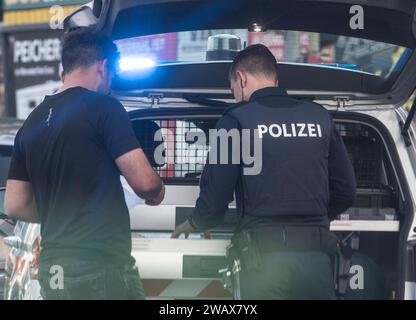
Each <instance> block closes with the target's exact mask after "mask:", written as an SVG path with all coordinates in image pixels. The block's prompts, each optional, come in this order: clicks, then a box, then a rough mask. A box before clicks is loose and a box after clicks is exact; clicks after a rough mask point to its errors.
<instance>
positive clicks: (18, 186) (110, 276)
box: [5, 29, 164, 299]
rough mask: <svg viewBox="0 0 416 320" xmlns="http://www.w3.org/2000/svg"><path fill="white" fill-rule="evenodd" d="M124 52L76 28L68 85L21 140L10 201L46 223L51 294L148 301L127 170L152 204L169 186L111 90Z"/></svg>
mask: <svg viewBox="0 0 416 320" xmlns="http://www.w3.org/2000/svg"><path fill="white" fill-rule="evenodd" d="M117 58H118V55H117V48H116V46H115V45H114V44H113V43H112V42H111V41H110V40H109V39H107V38H105V37H103V36H99V35H97V34H95V33H94V32H93V31H92V30H90V29H79V30H76V31H73V32H70V33H69V34H67V35H66V36H65V39H64V42H63V48H62V65H63V69H64V73H63V81H64V85H63V87H62V88H61V89H60V90H59V91H58V93H56V94H55V95H52V96H47V97H46V98H45V100H44V101H43V102H42V103H41V104H40V105H39V106H38V107H37V108H36V109H35V110H34V111H33V112H32V114H31V115H30V116H29V118H28V119H27V120H26V122H25V123H24V125H23V127H22V129H21V130H20V131H19V132H18V134H17V136H16V141H15V146H14V152H13V157H12V161H11V167H10V172H9V180H8V183H7V193H6V200H5V205H6V210H7V213H8V214H9V215H10V216H11V217H12V218H15V219H19V220H23V221H27V222H35V223H37V222H39V223H40V224H41V239H42V242H41V247H42V253H41V259H40V268H39V281H40V284H41V287H42V295H43V297H44V298H45V299H118V298H122V299H137V298H143V297H144V295H143V289H142V286H141V282H140V278H139V275H138V270H137V268H136V267H135V266H134V265H135V261H134V259H133V258H132V256H131V234H130V219H129V212H128V209H127V206H126V203H125V200H124V195H123V189H122V186H121V183H120V173H121V174H122V175H124V177H125V178H126V180H127V182H128V183H129V184H130V186H131V187H132V189H133V190H134V191H135V193H136V194H137V195H138V196H140V197H142V198H143V199H145V200H146V203H147V204H149V205H158V204H160V202H161V201H162V200H163V197H164V186H163V184H162V182H161V180H160V178H159V177H158V176H157V174H156V173H155V172H154V170H153V169H152V167H151V165H150V164H149V162H148V161H147V158H146V156H145V155H144V153H143V151H142V149H141V147H140V144H139V142H138V141H137V139H136V137H135V134H134V132H133V129H132V127H131V123H130V121H129V118H128V116H127V113H126V111H125V110H124V108H123V106H122V105H121V104H120V103H119V102H118V101H117V100H116V99H114V98H111V97H109V96H108V95H106V94H108V92H109V90H110V85H111V77H112V70H113V69H114V65H115V62H116V61H117ZM59 271H62V275H61V276H62V281H59V278H57V276H59Z"/></svg>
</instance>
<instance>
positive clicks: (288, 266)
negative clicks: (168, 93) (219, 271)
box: [172, 45, 356, 299]
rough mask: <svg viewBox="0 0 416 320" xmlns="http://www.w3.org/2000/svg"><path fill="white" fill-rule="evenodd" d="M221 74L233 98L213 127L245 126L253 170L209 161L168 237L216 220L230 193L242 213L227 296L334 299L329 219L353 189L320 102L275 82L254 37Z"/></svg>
mask: <svg viewBox="0 0 416 320" xmlns="http://www.w3.org/2000/svg"><path fill="white" fill-rule="evenodd" d="M230 82H231V89H232V92H233V94H234V96H235V99H236V101H237V102H238V103H237V105H236V106H234V107H231V108H229V110H227V111H226V112H225V114H224V115H223V117H222V118H221V119H220V120H219V122H218V124H217V129H225V130H227V131H230V130H232V129H238V130H239V132H242V131H243V130H244V129H245V130H250V131H252V132H254V133H253V135H252V139H250V141H251V142H253V137H258V138H259V139H260V141H261V145H262V148H261V154H260V160H261V170H259V172H258V173H256V174H247V173H246V172H245V171H244V170H243V169H245V168H246V167H247V165H246V164H245V163H243V161H241V162H240V163H239V164H236V162H235V161H234V162H232V161H231V162H228V163H226V164H218V162H217V163H215V164H212V163H208V164H207V165H206V167H205V169H204V172H203V175H202V177H201V192H200V196H199V198H198V200H197V203H196V208H195V211H194V213H193V215H192V217H191V218H190V219H189V220H188V221H187V222H185V223H184V224H182V225H180V226H178V227H177V229H176V230H175V232H174V234H173V235H172V237H173V238H177V237H179V236H180V235H181V234H182V233H185V234H186V235H187V234H189V233H191V232H195V231H197V230H198V231H206V230H209V229H211V228H213V227H216V226H217V225H219V224H220V223H221V222H222V221H223V219H224V215H225V213H226V211H227V209H228V204H229V203H230V201H231V200H232V199H233V194H234V192H235V197H236V203H237V210H238V212H239V213H240V214H241V215H242V217H241V219H240V222H239V224H238V226H237V230H236V232H235V236H234V237H233V239H232V244H233V245H232V246H231V247H230V248H229V257H230V266H229V267H230V269H231V270H232V273H233V274H234V296H235V298H237V299H238V298H241V299H335V298H336V294H335V287H334V276H333V267H332V263H333V257H334V254H335V252H336V250H337V241H336V238H335V237H334V236H333V235H332V234H331V233H330V231H329V222H330V218H334V217H335V216H336V215H338V214H340V213H342V212H344V211H345V210H346V209H348V208H349V207H350V206H352V204H353V203H354V200H355V189H356V182H355V177H354V172H353V168H352V165H351V162H350V161H349V158H348V155H347V151H346V149H345V146H344V144H343V141H342V139H341V137H340V135H339V133H338V131H337V128H336V127H335V125H334V122H333V120H332V118H331V116H330V114H329V113H328V112H327V110H326V109H324V108H323V107H322V106H320V105H318V104H316V103H313V102H309V101H303V100H298V99H295V98H292V97H290V96H289V95H288V94H287V92H286V90H285V89H283V88H280V87H278V86H277V85H278V72H277V62H276V59H275V58H274V56H273V55H272V53H271V52H270V51H269V50H268V49H267V47H265V46H263V45H253V46H249V47H248V48H246V49H245V50H243V51H241V52H240V53H239V54H238V55H237V57H236V58H235V60H234V63H233V65H232V67H231V71H230ZM241 141H242V144H243V147H244V144H245V143H248V142H247V141H244V139H241ZM211 143H212V141H211ZM228 149H229V150H228V151H233V147H232V146H230V145H228ZM234 151H235V150H234ZM211 152H213V150H212V149H211ZM240 157H241V149H240ZM214 158H215V157H214ZM258 158H259V157H255V159H258ZM229 160H230V159H229ZM247 172H248V171H247Z"/></svg>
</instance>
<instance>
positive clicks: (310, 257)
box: [237, 252, 336, 300]
mask: <svg viewBox="0 0 416 320" xmlns="http://www.w3.org/2000/svg"><path fill="white" fill-rule="evenodd" d="M237 282H239V287H240V292H239V298H241V299H243V300H334V299H336V295H335V285H334V278H333V270H332V264H331V260H330V258H329V257H328V255H326V254H324V253H321V252H272V253H269V254H266V255H265V256H264V257H263V264H262V267H261V269H260V270H256V271H251V272H247V271H240V272H239V274H238V280H237ZM237 290H238V289H237ZM237 296H238V293H237Z"/></svg>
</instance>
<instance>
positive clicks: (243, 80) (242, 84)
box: [236, 71, 247, 89]
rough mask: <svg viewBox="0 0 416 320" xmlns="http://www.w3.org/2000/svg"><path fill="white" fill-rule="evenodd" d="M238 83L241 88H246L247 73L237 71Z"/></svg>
mask: <svg viewBox="0 0 416 320" xmlns="http://www.w3.org/2000/svg"><path fill="white" fill-rule="evenodd" d="M236 73H237V74H236V76H237V83H238V85H239V86H240V87H241V89H244V88H245V87H246V86H247V75H246V73H245V72H244V71H237V72H236Z"/></svg>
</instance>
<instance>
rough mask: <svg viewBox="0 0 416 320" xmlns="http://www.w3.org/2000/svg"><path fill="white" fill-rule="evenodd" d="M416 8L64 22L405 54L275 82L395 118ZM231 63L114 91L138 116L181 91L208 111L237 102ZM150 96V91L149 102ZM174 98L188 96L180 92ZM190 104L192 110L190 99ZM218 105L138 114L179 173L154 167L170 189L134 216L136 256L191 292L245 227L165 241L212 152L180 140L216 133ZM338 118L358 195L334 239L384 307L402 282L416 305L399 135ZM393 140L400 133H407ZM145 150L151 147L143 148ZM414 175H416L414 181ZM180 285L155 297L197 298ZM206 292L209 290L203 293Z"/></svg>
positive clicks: (104, 0) (104, 16)
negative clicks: (365, 267) (390, 64)
mask: <svg viewBox="0 0 416 320" xmlns="http://www.w3.org/2000/svg"><path fill="white" fill-rule="evenodd" d="M356 5H359V6H361V8H362V9H363V14H364V26H363V28H361V27H358V28H357V27H352V26H351V19H352V17H353V16H354V12H355V11H354V10H353V9H352V7H353V6H356ZM415 7H416V1H414V0H395V1H391V0H358V1H357V0H355V1H349V0H282V1H275V0H259V1H253V0H233V1H223V0H96V1H94V3H93V5H92V6H89V7H84V8H81V9H80V10H79V11H77V12H75V13H74V14H73V15H71V16H70V17H68V18H67V19H66V21H65V28H66V30H69V31H70V30H72V29H74V28H77V27H80V26H94V27H95V28H96V30H97V31H98V32H101V33H103V34H105V35H108V36H110V37H112V38H113V39H114V40H119V39H125V38H132V37H140V36H145V35H156V34H161V33H168V32H180V31H190V30H210V29H239V28H244V29H246V30H247V29H249V28H250V27H251V26H252V25H253V23H256V24H257V25H259V26H261V27H262V29H265V30H267V29H270V30H274V29H276V30H279V29H280V30H295V31H308V32H317V33H331V34H333V35H341V36H347V37H355V38H358V39H369V40H373V41H379V42H382V43H387V44H393V45H398V46H401V47H403V49H404V50H405V52H406V54H403V55H402V57H403V59H400V61H399V62H398V63H397V64H396V66H395V67H394V68H392V70H391V72H390V73H389V76H388V77H379V76H377V75H376V74H370V73H368V72H353V71H351V70H340V69H339V68H323V67H322V66H317V65H313V64H306V65H305V64H290V63H281V66H280V79H279V81H280V84H281V85H283V86H285V87H286V88H287V89H288V90H289V94H291V95H292V96H296V97H299V98H305V99H310V100H314V101H316V102H320V103H323V104H325V106H327V107H329V108H330V107H333V109H335V110H344V111H345V110H346V111H358V112H366V111H365V110H367V111H369V112H371V111H373V112H376V110H378V109H380V108H385V109H384V110H386V111H385V112H386V113H388V114H389V115H390V117H391V118H394V119H397V117H396V114H395V111H394V108H395V107H396V108H398V107H400V106H402V105H403V103H404V102H405V101H407V100H408V99H409V97H410V96H411V94H412V92H413V91H414V89H415V87H416V73H415V72H414V70H416V53H415V50H414V49H415V47H416V40H415V39H416V38H415V34H416V27H415V26H416V23H415ZM227 63H229V61H228V62H224V61H221V62H218V61H216V62H212V63H193V64H189V65H181V64H172V65H164V66H163V65H162V66H158V67H157V68H156V69H155V70H154V72H153V73H152V76H151V77H148V76H145V77H136V78H134V77H133V78H129V79H123V78H118V79H116V81H115V82H114V87H113V89H114V91H115V92H127V91H129V92H132V94H131V96H130V97H129V100H131V101H130V102H129V106H131V107H137V104H140V103H139V102H137V101H139V100H142V99H143V97H145V98H147V97H149V98H151V100H155V101H159V98H160V94H159V93H160V92H166V91H167V90H173V91H176V92H181V91H183V89H184V88H185V89H189V88H191V91H192V92H193V93H196V94H197V95H199V94H201V95H200V96H201V97H202V101H201V99H200V97H197V99H196V100H199V102H198V101H196V102H195V97H193V98H192V99H193V100H194V102H195V103H196V104H200V105H204V104H206V103H207V101H205V102H204V101H203V100H204V99H207V98H213V99H228V100H232V96H231V92H230V91H229V88H228V82H227V74H226V73H227V71H228V67H227V66H226V65H225V64H227ZM195 75H198V77H196V76H195ZM208 75H209V76H208ZM135 90H136V91H135ZM152 90H153V93H152V92H151V93H150V94H149V93H148V92H147V91H152ZM212 91H215V92H221V95H222V97H218V96H209V94H208V93H207V92H212ZM178 95H179V97H180V98H184V95H183V94H181V93H179V94H178ZM162 97H163V95H162ZM171 98H172V97H171ZM121 100H123V99H121ZM135 100H137V101H135ZM185 100H188V101H189V100H190V97H189V96H188V97H185ZM210 103H211V105H212V103H213V102H212V101H211V102H210ZM210 103H208V105H210ZM220 105H221V104H219V103H217V106H218V107H217V108H205V107H201V108H197V109H195V108H172V109H169V108H160V109H152V110H138V111H133V112H131V117H132V121H133V125H134V124H135V123H137V127H138V128H150V130H149V131H150V132H151V133H154V132H153V131H152V130H151V128H152V127H153V128H154V127H155V125H156V127H159V128H162V130H163V131H164V133H165V134H166V139H165V144H166V146H167V149H168V150H167V153H168V154H167V156H168V157H173V158H174V160H175V161H174V164H169V165H166V166H155V169H156V170H157V171H158V172H159V174H160V175H161V176H162V177H163V178H164V180H165V182H166V184H167V193H166V199H165V201H164V202H163V205H162V206H161V207H159V208H150V207H146V206H144V205H139V206H137V207H136V208H134V209H133V210H132V228H133V230H134V240H133V247H134V250H133V254H135V255H136V258H137V261H138V263H139V266H140V267H141V270H142V271H141V272H142V276H143V278H144V279H155V278H156V279H159V280H160V279H164V280H167V281H168V280H172V279H181V280H183V281H185V283H186V281H187V280H189V281H194V284H195V281H200V282H199V283H200V286H201V287H203V286H204V283H205V284H207V283H206V282H204V281H208V280H210V279H214V278H215V277H218V273H217V271H218V269H219V268H220V267H221V266H223V265H224V254H225V247H226V245H227V243H228V241H229V238H230V236H231V234H232V230H233V226H234V225H235V223H236V220H237V219H238V215H237V214H236V212H235V211H234V212H233V210H232V209H231V210H230V214H229V215H227V221H226V223H225V224H224V225H222V226H220V227H218V228H216V229H215V230H213V239H211V240H203V239H191V240H186V241H185V240H179V241H182V242H181V243H179V242H172V241H171V240H169V239H168V238H169V236H170V232H171V231H172V230H173V229H174V227H175V225H177V224H178V223H180V222H182V221H184V219H186V217H187V216H188V215H189V214H191V213H192V208H193V206H194V204H195V200H196V198H197V196H198V176H199V175H200V173H201V171H202V170H203V163H204V160H205V157H206V153H207V147H206V146H200V148H198V149H197V150H193V151H191V153H190V154H189V155H190V156H189V157H185V155H186V154H187V153H189V148H188V147H189V144H190V143H189V141H186V137H185V132H187V131H188V132H189V131H204V130H207V129H209V128H212V127H214V125H215V122H216V120H217V119H218V118H219V117H220V116H221V114H222V109H221V107H220ZM153 106H154V105H151V106H150V107H153ZM412 110H413V112H410V116H409V117H408V118H407V121H406V118H404V119H402V120H403V121H402V122H403V123H402V134H403V136H404V138H405V139H406V145H407V147H411V146H412V145H413V146H414V136H413V135H411V134H409V128H410V125H411V121H412V118H413V115H414V112H415V111H416V104H415V106H414V107H413V109H412ZM333 116H334V119H335V121H336V123H337V126H338V128H339V130H340V132H341V133H342V136H343V138H344V141H345V144H346V146H347V148H348V151H349V155H350V158H351V161H352V162H353V165H354V168H355V172H356V175H357V178H358V186H357V188H358V197H357V201H356V203H355V205H354V207H353V208H351V209H350V210H348V211H347V212H345V213H344V214H342V215H341V216H340V217H339V220H337V221H334V222H333V224H332V230H334V231H335V232H338V233H339V234H340V236H341V237H342V238H346V239H350V240H351V241H354V242H355V243H357V239H359V240H360V241H359V246H358V249H357V251H359V252H360V253H361V254H363V256H364V258H363V260H366V261H367V262H368V264H369V265H372V266H373V267H374V270H376V271H374V272H371V273H370V274H372V275H379V276H378V277H377V276H374V278H375V279H373V280H374V282H375V283H376V284H377V285H378V289H377V290H375V292H376V293H375V294H379V296H377V297H382V298H404V296H405V289H404V288H405V285H407V284H410V285H412V286H413V287H414V288H413V289H411V290H407V291H408V292H414V293H413V294H414V295H415V297H416V291H415V288H416V279H415V277H416V275H415V270H414V265H415V263H416V260H415V252H416V250H415V247H416V244H415V236H416V234H415V231H411V229H412V223H413V224H414V225H413V228H414V227H415V226H416V225H415V222H414V221H413V219H414V209H413V207H412V206H413V203H414V201H412V199H414V197H415V194H414V193H413V191H412V195H413V198H412V196H411V195H410V191H409V186H412V185H414V183H413V181H410V182H409V180H408V178H407V177H406V176H405V173H404V171H403V168H402V165H403V157H402V158H400V157H399V156H398V154H397V153H398V152H397V148H396V147H397V146H396V145H395V143H398V142H399V141H398V139H399V137H397V136H394V139H395V141H393V139H392V136H391V132H389V131H388V130H387V129H386V127H385V126H384V125H383V124H382V123H381V122H379V121H377V120H376V119H375V118H376V117H377V116H378V115H376V114H375V113H373V116H372V117H368V116H364V115H362V114H361V113H360V114H359V113H350V112H343V113H340V112H334V114H333ZM395 125H398V124H397V122H396V123H395ZM396 133H397V134H399V135H400V130H396ZM138 134H139V135H140V139H139V140H141V141H142V145H143V147H144V148H145V149H146V148H148V149H149V150H151V149H152V147H153V146H154V143H153V137H152V134H150V135H149V137H148V138H147V137H146V132H140V133H138ZM147 140H149V141H150V142H149V146H146V143H145V142H146V141H147ZM405 151H406V150H405ZM151 157H152V152H149V158H151ZM406 165H407V164H406ZM409 171H410V170H409ZM406 174H409V172H406ZM413 176H414V173H413V171H412V172H411V175H410V177H411V178H413ZM143 237H144V238H143ZM194 238H198V237H197V236H196V235H195V236H194ZM366 279H367V280H365V281H369V280H368V278H366ZM145 281H146V280H145ZM405 282H406V284H405ZM164 284H166V283H164ZM174 285H175V284H174ZM377 285H374V286H371V287H372V288H374V287H377ZM208 286H209V284H208ZM364 286H365V287H366V286H367V284H366V283H364ZM185 287H186V285H184V287H183V288H182V289H183V290H171V291H170V290H169V288H166V290H162V292H159V293H163V294H162V296H163V295H165V297H170V295H172V294H173V292H182V294H183V295H184V297H188V298H189V297H192V294H195V292H196V291H198V290H195V286H191V287H192V288H194V289H193V290H190V292H188V293H186V292H187V291H186V290H185V289H184V288H185ZM176 289H177V288H176ZM206 291H210V290H205V291H204V290H199V291H198V292H206ZM154 294H155V295H157V292H154ZM372 298H376V296H372Z"/></svg>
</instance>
